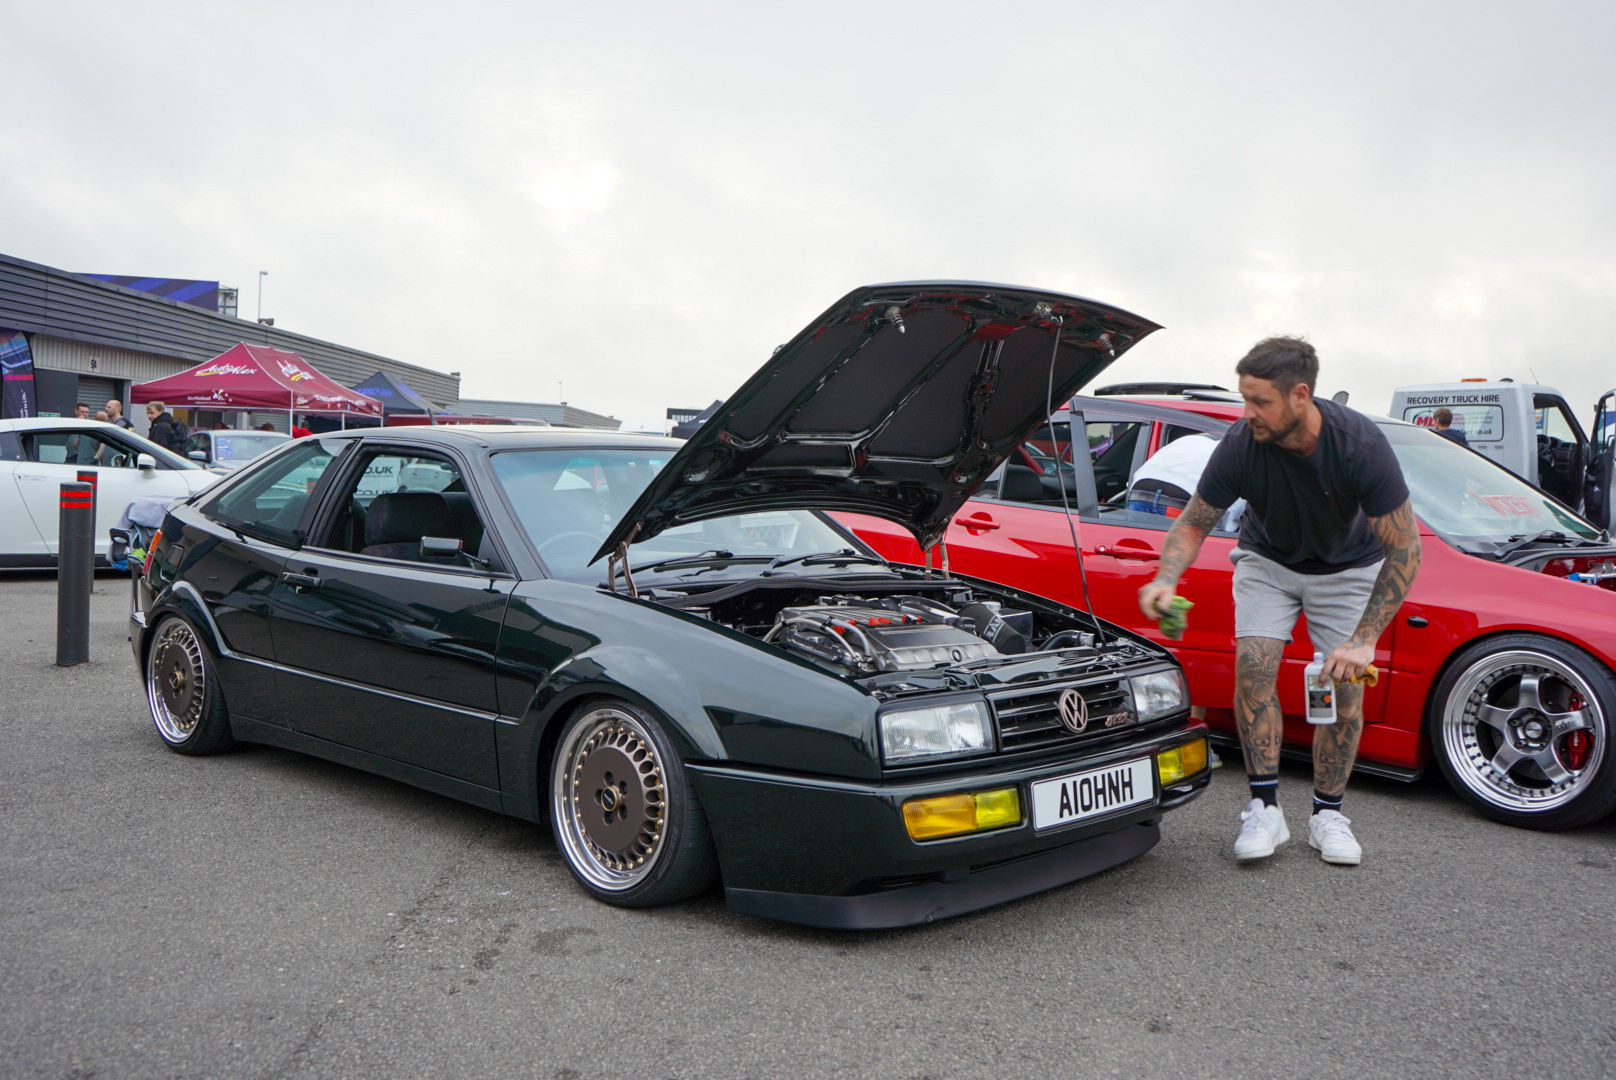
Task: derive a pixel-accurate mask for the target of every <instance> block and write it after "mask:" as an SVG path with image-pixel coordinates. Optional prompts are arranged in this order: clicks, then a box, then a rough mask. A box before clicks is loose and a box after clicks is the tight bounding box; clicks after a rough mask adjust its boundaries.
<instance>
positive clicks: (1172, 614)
mask: <svg viewBox="0 0 1616 1080" xmlns="http://www.w3.org/2000/svg"><path fill="white" fill-rule="evenodd" d="M1194 606H1195V604H1194V603H1192V602H1191V601H1189V600H1186V599H1184V598H1183V597H1182V596H1175V597H1173V602H1172V603H1171V604H1169V605H1167V610H1166V611H1165V612H1163V613H1162V617H1161V621H1160V622H1159V623H1158V625H1159V626H1160V627H1161V632H1162V633H1164V634H1166V635H1167V636H1168V638H1169V639H1171V640H1173V641H1177V640H1178V639H1180V638H1182V637H1183V636H1184V630H1185V629H1186V628H1187V627H1188V626H1189V622H1190V620H1189V610H1190V608H1192V607H1194Z"/></svg>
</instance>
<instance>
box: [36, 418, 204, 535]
mask: <svg viewBox="0 0 1616 1080" xmlns="http://www.w3.org/2000/svg"><path fill="white" fill-rule="evenodd" d="M22 449H23V455H24V457H26V458H27V461H26V462H24V463H23V464H21V465H19V467H18V468H17V470H16V473H15V475H16V477H17V487H18V490H19V491H20V493H21V495H22V501H23V505H24V507H25V508H26V509H27V512H28V514H29V516H30V517H31V518H32V520H33V523H34V526H35V528H36V529H37V530H38V532H39V534H40V537H41V543H42V544H43V547H44V552H45V553H48V554H51V555H54V554H56V541H57V531H58V528H59V524H60V517H59V513H60V510H59V506H58V503H59V501H60V499H59V496H60V492H61V485H62V484H64V483H74V482H76V481H77V480H78V474H79V473H80V472H94V473H95V474H96V511H95V535H94V539H95V553H96V554H97V555H98V556H101V557H102V558H105V557H106V555H107V552H108V549H109V548H110V546H111V543H112V541H111V538H110V537H109V535H108V530H109V529H111V528H112V527H113V526H115V525H117V524H118V520H119V518H121V517H122V516H123V511H124V508H125V507H127V506H128V505H129V504H130V502H132V501H133V500H134V499H136V498H138V497H140V496H145V495H155V496H160V497H165V498H170V499H183V498H185V497H186V496H187V495H190V494H191V489H190V487H189V485H187V484H186V482H185V478H184V477H183V476H182V475H180V473H179V472H178V471H177V470H174V469H165V468H154V469H142V468H139V467H138V466H139V457H140V455H141V454H142V453H145V451H143V450H141V449H140V447H139V444H138V443H135V442H133V441H125V440H124V439H123V438H121V437H120V436H119V435H118V434H117V433H116V432H115V431H113V430H112V429H111V428H91V427H84V428H62V429H55V430H53V429H44V430H33V431H29V432H27V433H25V434H24V435H23V437H22Z"/></svg>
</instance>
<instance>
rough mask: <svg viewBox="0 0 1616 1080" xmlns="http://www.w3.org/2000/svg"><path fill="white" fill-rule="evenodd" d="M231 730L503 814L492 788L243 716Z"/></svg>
mask: <svg viewBox="0 0 1616 1080" xmlns="http://www.w3.org/2000/svg"><path fill="white" fill-rule="evenodd" d="M230 730H231V733H232V734H233V735H235V737H236V738H238V739H240V740H241V741H243V742H252V743H263V744H264V745H266V746H278V747H280V748H281V749H282V750H295V751H297V752H298V753H300V754H308V755H309V756H310V757H317V758H323V759H324V760H326V761H333V762H336V763H337V764H338V765H347V766H350V767H352V768H355V769H363V770H365V771H366V772H372V773H375V774H376V775H378V776H385V777H387V778H388V779H389V780H398V781H401V782H402V783H406V784H409V785H411V786H413V787H418V788H423V789H425V790H427V791H432V792H436V793H437V794H439V795H447V796H449V798H451V799H459V800H460V801H461V802H468V803H471V804H472V805H473V806H480V807H482V808H483V809H484V810H493V811H495V812H496V813H497V812H500V811H503V810H504V805H503V802H502V800H501V799H500V794H499V792H498V791H495V790H494V789H492V788H485V787H482V786H480V785H478V784H469V783H467V782H466V781H464V780H456V779H455V778H454V777H452V776H445V775H443V774H442V773H436V772H433V771H432V770H430V769H422V768H417V767H416V766H414V765H406V764H404V763H403V762H401V761H394V760H393V759H392V758H387V757H382V756H381V755H379V754H370V753H366V752H365V751H363V750H355V749H354V748H353V747H351V746H343V745H342V744H341V743H334V742H330V741H328V740H326V739H317V738H315V737H314V736H312V735H305V734H303V733H302V732H300V731H293V730H291V729H290V728H283V727H280V726H278V725H276V724H266V723H264V722H263V721H262V720H253V719H249V718H248V717H245V716H232V717H231V718H230Z"/></svg>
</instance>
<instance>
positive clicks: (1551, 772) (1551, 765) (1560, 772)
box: [1531, 746, 1572, 784]
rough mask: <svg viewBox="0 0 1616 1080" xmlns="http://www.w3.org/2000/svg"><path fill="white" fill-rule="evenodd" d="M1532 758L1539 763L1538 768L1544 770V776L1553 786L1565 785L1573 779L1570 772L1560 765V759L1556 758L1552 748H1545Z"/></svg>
mask: <svg viewBox="0 0 1616 1080" xmlns="http://www.w3.org/2000/svg"><path fill="white" fill-rule="evenodd" d="M1531 758H1532V760H1533V761H1534V762H1536V763H1537V767H1538V768H1540V769H1542V770H1543V775H1544V776H1546V777H1548V778H1549V783H1551V784H1563V783H1565V782H1566V781H1567V780H1570V779H1571V777H1572V774H1571V773H1570V771H1568V770H1567V769H1566V767H1565V766H1564V765H1562V764H1560V759H1559V758H1558V757H1556V756H1555V753H1554V748H1553V747H1552V746H1548V747H1544V748H1543V749H1542V750H1539V751H1538V752H1537V753H1535V754H1532V755H1531Z"/></svg>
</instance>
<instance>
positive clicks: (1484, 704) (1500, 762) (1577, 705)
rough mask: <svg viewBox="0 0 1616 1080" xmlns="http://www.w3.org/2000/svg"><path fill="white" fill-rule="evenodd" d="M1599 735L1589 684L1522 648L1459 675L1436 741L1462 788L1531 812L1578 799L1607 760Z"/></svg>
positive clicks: (1601, 719)
mask: <svg viewBox="0 0 1616 1080" xmlns="http://www.w3.org/2000/svg"><path fill="white" fill-rule="evenodd" d="M1605 731H1606V725H1605V716H1604V712H1603V710H1602V709H1601V707H1600V703H1599V697H1598V695H1597V694H1596V693H1595V692H1594V689H1593V687H1591V686H1590V685H1589V684H1588V681H1587V680H1586V679H1584V678H1583V676H1582V675H1581V674H1579V673H1578V672H1577V670H1576V669H1575V668H1573V667H1571V666H1570V665H1568V664H1566V663H1565V662H1564V661H1562V660H1560V659H1558V658H1556V657H1554V656H1550V655H1549V654H1547V653H1544V652H1537V651H1535V650H1528V649H1523V650H1512V651H1506V652H1498V653H1493V654H1491V655H1489V656H1484V657H1482V658H1480V659H1479V660H1477V661H1476V662H1475V663H1473V664H1471V665H1470V666H1469V667H1468V668H1466V669H1465V671H1464V672H1463V673H1462V674H1460V676H1459V678H1458V680H1457V681H1456V682H1455V683H1454V686H1453V690H1452V692H1451V693H1450V694H1449V695H1448V697H1447V701H1446V704H1445V707H1444V709H1443V713H1442V734H1441V737H1442V744H1443V749H1444V750H1445V751H1446V753H1447V756H1448V760H1449V761H1450V762H1451V763H1452V764H1453V767H1454V773H1455V774H1456V776H1457V779H1458V780H1459V781H1460V782H1461V783H1463V784H1464V785H1465V786H1466V787H1468V788H1469V789H1470V790H1471V791H1473V792H1474V793H1475V794H1477V795H1479V796H1480V797H1481V798H1482V799H1484V800H1486V801H1487V802H1488V803H1490V804H1492V805H1494V806H1497V807H1499V808H1501V809H1505V810H1513V811H1518V812H1527V813H1532V812H1541V811H1545V810H1553V809H1555V808H1557V807H1560V806H1564V805H1565V804H1567V803H1569V802H1571V801H1572V800H1574V799H1576V798H1577V797H1578V796H1579V795H1581V794H1583V792H1584V791H1585V790H1586V789H1587V787H1588V786H1589V785H1590V784H1591V783H1592V782H1593V778H1594V774H1595V773H1596V772H1597V771H1598V768H1599V764H1600V763H1601V762H1602V761H1604V759H1605V754H1606V747H1605Z"/></svg>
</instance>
